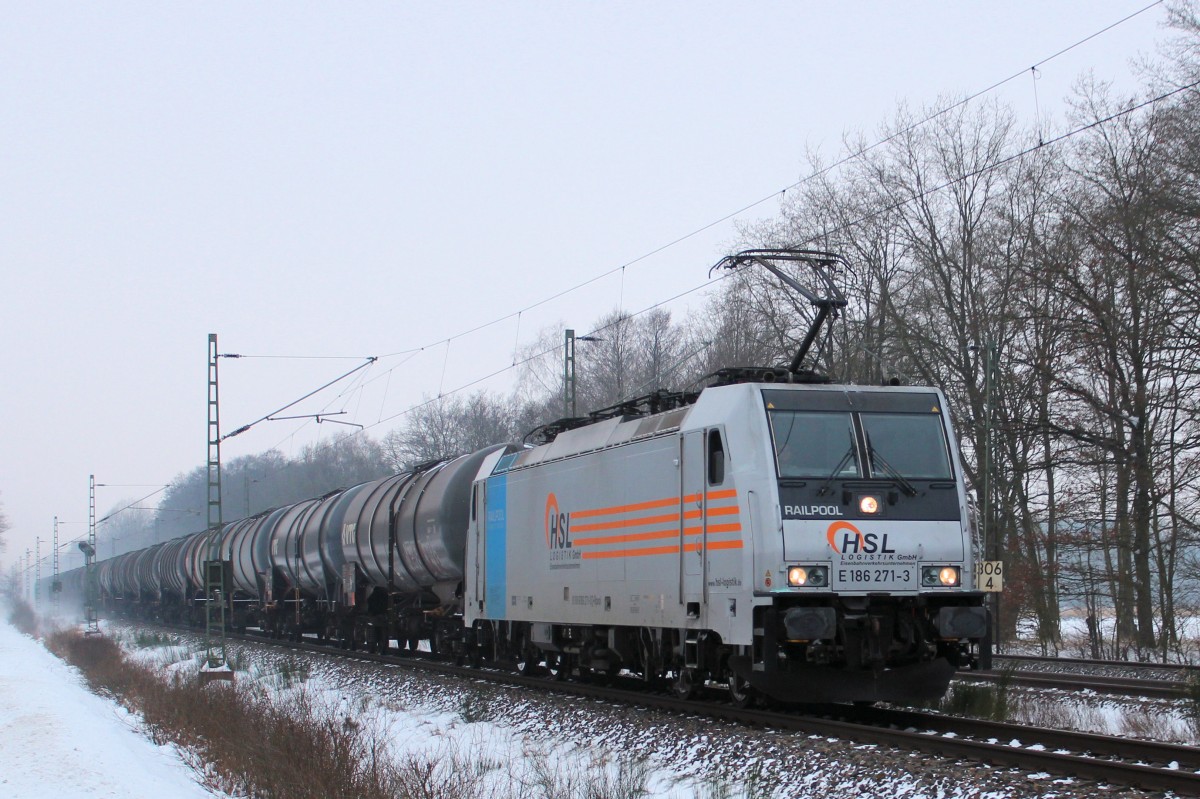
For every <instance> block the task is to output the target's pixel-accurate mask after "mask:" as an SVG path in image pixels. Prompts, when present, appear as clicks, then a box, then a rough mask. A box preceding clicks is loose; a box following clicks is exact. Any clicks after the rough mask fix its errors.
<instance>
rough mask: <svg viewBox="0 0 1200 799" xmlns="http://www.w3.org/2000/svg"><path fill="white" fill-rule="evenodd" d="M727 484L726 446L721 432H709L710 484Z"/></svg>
mask: <svg viewBox="0 0 1200 799" xmlns="http://www.w3.org/2000/svg"><path fill="white" fill-rule="evenodd" d="M723 482H725V445H724V444H723V443H722V442H721V431H720V430H709V431H708V484H709V485H710V486H719V485H721V483H723Z"/></svg>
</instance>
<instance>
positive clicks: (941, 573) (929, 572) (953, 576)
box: [921, 566, 962, 588]
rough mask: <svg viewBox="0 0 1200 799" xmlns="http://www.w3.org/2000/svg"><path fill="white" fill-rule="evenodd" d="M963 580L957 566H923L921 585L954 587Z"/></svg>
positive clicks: (927, 586)
mask: <svg viewBox="0 0 1200 799" xmlns="http://www.w3.org/2000/svg"><path fill="white" fill-rule="evenodd" d="M961 582H962V578H961V574H960V572H959V570H958V567H957V566H923V567H922V568H921V585H922V586H924V587H926V588H933V587H937V586H946V587H949V588H953V587H954V586H957V585H959V584H960V583H961Z"/></svg>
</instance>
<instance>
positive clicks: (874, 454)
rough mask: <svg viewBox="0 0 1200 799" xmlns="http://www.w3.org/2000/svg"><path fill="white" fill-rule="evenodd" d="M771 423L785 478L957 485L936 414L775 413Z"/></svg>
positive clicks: (782, 473) (771, 412)
mask: <svg viewBox="0 0 1200 799" xmlns="http://www.w3.org/2000/svg"><path fill="white" fill-rule="evenodd" d="M769 417H770V420H771V434H772V437H773V438H774V440H775V454H776V462H777V464H778V468H779V476H780V477H781V478H792V477H803V478H817V479H822V480H825V479H837V478H870V477H876V478H885V479H886V478H908V479H919V480H949V479H951V471H950V458H949V455H948V453H947V450H946V436H945V433H944V432H943V429H942V420H941V417H940V416H938V415H936V414H928V413H925V414H917V413H874V412H858V413H847V412H828V411H791V410H771V411H770V412H769ZM859 429H861V438H860V436H859ZM860 452H865V453H866V456H865V457H860Z"/></svg>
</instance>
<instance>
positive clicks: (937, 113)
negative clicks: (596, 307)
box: [68, 0, 1197, 543]
mask: <svg viewBox="0 0 1200 799" xmlns="http://www.w3.org/2000/svg"><path fill="white" fill-rule="evenodd" d="M1162 3H1163V0H1155V2H1152V3H1149V4H1148V5H1146V6H1144V7H1142V8H1140V9H1138V10H1136V11H1134V12H1132V13H1130V14H1128V15H1126V16H1125V17H1122V18H1121V19H1119V20H1117V21H1115V22H1113V23H1111V24H1109V25H1106V26H1105V27H1103V28H1101V29H1099V30H1097V31H1095V32H1093V33H1091V34H1089V35H1087V36H1085V37H1083V38H1082V39H1079V40H1078V41H1075V42H1073V43H1071V44H1069V45H1067V46H1065V47H1063V48H1061V49H1060V50H1058V51H1056V52H1055V53H1053V54H1051V55H1049V56H1047V57H1045V58H1043V59H1041V60H1039V61H1037V62H1035V63H1034V64H1033V65H1032V66H1029V67H1023V68H1022V69H1020V70H1019V71H1017V72H1014V73H1013V74H1012V75H1009V76H1008V77H1006V78H1003V79H1002V80H998V81H996V82H994V83H992V84H991V85H989V86H987V87H986V88H984V89H981V90H978V91H976V92H973V93H971V94H969V95H967V96H965V97H963V98H961V99H959V100H958V101H956V102H954V103H951V104H949V105H947V106H944V107H942V108H939V109H936V110H934V111H932V112H930V113H929V114H927V115H926V116H924V117H923V118H921V119H919V120H917V121H915V122H913V123H912V124H910V125H908V126H906V127H904V128H902V129H900V130H897V131H896V132H894V133H892V134H890V135H888V136H886V137H884V138H882V139H879V140H878V141H876V142H874V143H872V144H870V145H868V146H866V147H863V148H860V149H858V150H856V151H854V152H852V153H850V154H848V155H846V156H844V157H842V158H840V159H838V160H836V161H834V162H832V163H831V164H829V165H828V166H825V167H823V168H821V169H819V170H816V171H814V172H812V173H810V174H808V175H806V176H804V177H802V178H800V179H799V180H797V181H794V182H793V183H790V184H788V185H787V186H785V187H783V188H782V189H779V190H777V191H772V192H770V193H769V194H766V195H764V196H762V197H760V198H759V199H757V200H754V201H753V202H749V203H746V204H744V205H742V206H741V207H739V208H737V209H736V210H733V211H730V212H729V213H726V214H724V215H722V216H721V217H719V218H717V219H714V220H712V221H711V222H708V223H707V224H704V225H702V226H700V227H697V228H695V229H694V230H692V231H690V232H688V233H685V234H683V235H680V236H678V237H676V238H674V239H672V240H670V241H668V242H666V243H664V244H662V245H660V246H657V247H654V248H653V249H651V250H649V251H647V252H645V253H643V254H641V255H639V256H637V257H635V258H633V259H631V260H629V261H626V262H625V263H622V264H620V265H618V266H615V267H613V268H611V269H608V270H606V271H604V272H601V273H599V274H597V275H594V276H593V277H591V278H588V279H586V280H583V281H581V282H579V283H576V284H574V285H572V286H569V287H567V288H564V289H562V290H560V291H557V292H554V293H552V294H550V295H548V296H546V297H543V298H542V299H539V300H537V301H535V302H532V303H530V304H528V305H526V306H524V307H522V308H520V309H517V310H515V311H512V312H510V313H507V314H504V315H503V316H500V317H497V318H495V319H492V320H490V321H488V322H484V323H481V324H478V325H475V326H473V327H470V328H468V329H465V330H463V331H460V332H458V333H455V334H453V335H451V336H449V337H443V338H439V339H438V340H436V341H434V342H431V343H429V344H427V345H424V346H418V347H411V348H407V349H401V350H396V351H393V352H389V353H386V354H384V355H381V356H378V358H374V357H373V358H371V359H370V360H369V361H368V362H367V363H364V364H361V365H360V366H358V367H356V368H355V369H353V370H351V371H350V372H347V373H346V374H344V375H342V376H340V377H338V378H336V379H334V380H333V381H330V382H329V383H326V384H325V385H323V386H321V387H320V388H318V389H315V390H314V391H312V392H309V393H308V394H306V395H304V396H303V397H301V398H299V399H297V400H295V401H293V402H291V403H289V404H287V405H285V406H283V407H282V408H280V409H278V410H276V411H273V412H272V413H271V414H267V415H266V416H263V417H261V418H259V419H257V420H256V421H254V422H252V423H250V424H249V425H245V426H243V427H241V428H239V429H238V430H236V431H234V432H233V433H230V434H228V435H226V436H223V437H222V440H224V439H226V438H229V437H232V436H234V435H237V434H239V433H241V432H245V431H246V430H248V429H249V428H250V427H252V426H253V425H255V424H258V423H260V422H263V421H267V420H269V419H270V417H271V416H273V415H275V414H278V413H280V412H282V411H284V410H286V409H288V408H291V407H293V406H295V405H296V404H298V403H300V402H302V401H303V400H305V399H308V398H309V397H311V396H313V395H314V394H317V393H319V392H320V391H322V390H324V389H325V388H328V387H329V386H330V385H333V384H334V383H336V382H338V381H339V380H342V379H344V378H345V377H347V376H349V375H351V374H353V373H355V372H358V371H359V370H361V369H364V368H366V367H367V366H370V365H371V364H373V363H375V362H376V361H378V360H381V359H385V358H386V359H390V358H394V357H398V356H402V355H406V356H408V357H407V358H405V359H404V360H403V361H401V362H400V363H399V364H395V365H394V366H392V367H391V368H389V369H388V370H386V371H385V372H384V373H383V374H380V375H377V376H376V377H374V378H372V379H370V380H367V379H365V377H366V376H365V375H363V376H362V378H363V379H362V382H361V384H360V385H359V387H358V388H359V389H360V390H361V389H362V388H363V387H365V386H366V385H369V384H371V383H373V382H374V381H375V380H378V379H379V377H386V378H387V381H388V383H387V385H388V387H389V388H390V381H391V374H392V372H393V371H394V370H395V369H397V368H399V367H400V366H402V365H403V364H404V363H407V362H408V361H409V360H411V359H412V358H413V357H415V356H416V355H417V354H419V353H421V352H424V351H426V350H427V349H430V348H433V347H436V346H439V345H442V344H444V345H446V347H447V357H448V351H449V346H450V343H451V342H452V341H453V340H454V339H456V338H461V337H464V336H468V335H471V334H472V333H476V332H478V331H481V330H484V329H486V328H488V327H491V326H493V325H496V324H499V323H501V322H504V321H507V320H509V319H513V318H514V317H516V319H517V321H518V331H519V325H520V320H521V317H522V315H523V314H524V313H526V312H528V311H531V310H534V309H536V308H538V307H541V306H543V305H546V304H547V303H550V302H552V301H554V300H556V299H559V298H561V297H563V296H566V295H568V294H571V293H573V292H576V291H579V290H580V289H583V288H585V287H587V286H590V285H592V284H594V283H596V282H598V281H600V280H603V279H604V278H606V277H609V276H611V275H613V274H616V273H618V272H620V273H621V275H622V289H621V291H622V296H623V292H624V274H625V270H626V269H627V268H628V267H631V266H634V265H637V264H639V263H641V262H643V261H646V260H647V259H649V258H652V257H653V256H655V255H657V254H659V253H661V252H663V251H665V250H667V249H670V248H672V247H674V246H676V245H678V244H680V243H682V242H684V241H687V240H689V239H691V238H694V237H696V236H698V235H700V234H702V233H704V232H706V231H708V230H710V229H712V228H714V227H716V226H718V225H720V224H723V223H725V222H727V221H729V220H731V219H733V218H736V217H738V216H740V215H742V214H744V213H746V212H747V211H750V210H753V209H754V208H756V207H758V206H760V205H763V204H764V203H766V202H769V201H770V200H772V199H774V198H776V197H785V196H786V193H787V192H788V191H790V190H793V189H796V188H798V187H800V186H803V185H805V184H806V183H809V182H811V181H813V180H815V179H817V178H819V177H822V176H824V175H826V174H828V173H830V172H831V171H833V170H835V169H837V168H839V167H841V166H844V165H846V164H847V163H850V162H852V161H854V160H855V159H858V158H861V157H862V156H864V155H866V154H867V153H869V152H871V151H873V150H875V149H877V148H879V147H882V146H884V145H886V144H888V143H889V142H891V141H893V140H895V139H896V138H897V137H900V136H903V135H905V134H906V133H909V132H911V131H913V130H916V129H918V128H920V127H922V126H924V125H926V124H929V123H930V122H932V121H934V120H935V119H938V118H939V117H941V116H944V115H945V114H947V113H950V112H951V111H953V110H954V109H956V108H959V107H961V106H963V105H965V104H967V103H969V102H971V101H972V100H975V99H978V98H979V97H982V96H984V95H986V94H988V93H990V92H993V91H995V90H996V89H998V88H1000V87H1001V86H1004V85H1005V84H1007V83H1009V82H1011V81H1013V80H1016V79H1018V78H1020V77H1022V76H1024V75H1025V74H1026V73H1028V72H1030V71H1033V72H1034V73H1036V71H1037V69H1038V68H1039V67H1042V66H1044V65H1046V64H1048V63H1050V62H1052V61H1054V60H1055V59H1057V58H1059V57H1061V56H1063V55H1064V54H1066V53H1068V52H1070V51H1072V50H1074V49H1076V48H1078V47H1080V46H1082V45H1083V44H1086V43H1087V42H1089V41H1091V40H1093V39H1095V38H1097V37H1099V36H1101V35H1103V34H1105V33H1107V32H1109V31H1111V30H1113V29H1115V28H1117V27H1119V26H1120V25H1122V24H1124V23H1126V22H1128V21H1130V20H1132V19H1134V18H1136V17H1138V16H1140V15H1141V14H1144V13H1145V12H1147V11H1149V10H1150V9H1152V8H1155V7H1156V6H1159V5H1162ZM1196 85H1197V84H1196V83H1193V84H1189V85H1188V86H1183V87H1179V88H1177V89H1174V90H1172V91H1169V92H1166V93H1164V94H1161V95H1159V96H1157V97H1155V98H1153V99H1151V100H1147V101H1145V102H1143V103H1139V104H1137V105H1135V106H1131V107H1129V108H1127V109H1123V110H1122V111H1119V112H1117V113H1114V114H1112V115H1110V116H1108V117H1106V118H1105V119H1103V120H1097V121H1095V122H1092V123H1089V124H1087V125H1084V126H1081V127H1079V128H1076V129H1074V130H1072V131H1068V132H1067V133H1064V134H1062V135H1060V136H1057V137H1055V138H1053V139H1050V140H1049V141H1044V142H1043V141H1039V143H1038V145H1036V146H1034V147H1030V148H1027V149H1025V150H1022V151H1021V152H1019V153H1016V154H1014V155H1012V156H1009V157H1007V158H1005V159H1002V160H1000V161H998V162H996V163H993V164H989V165H986V166H984V167H981V168H980V169H977V170H974V171H972V172H971V173H968V174H965V175H962V176H959V177H957V178H953V179H950V180H948V181H945V182H943V183H942V184H940V185H939V186H936V187H932V188H929V189H925V190H923V191H922V192H920V193H919V194H918V195H915V196H913V197H910V198H906V200H903V201H900V202H897V203H895V204H893V205H892V206H889V207H888V208H886V209H881V210H878V211H875V212H872V213H869V214H865V215H863V216H862V217H860V218H859V219H857V220H855V221H853V222H848V223H845V224H843V225H841V226H839V227H838V228H835V231H836V230H842V229H845V228H847V227H851V226H853V225H856V224H861V223H862V222H864V221H868V220H870V219H872V218H874V217H875V216H877V215H879V214H882V213H888V212H890V211H891V210H894V209H895V208H898V207H901V206H903V205H904V204H905V203H907V202H912V201H914V200H916V199H919V198H921V197H924V196H927V195H928V194H930V193H932V192H935V191H941V190H943V189H945V188H948V187H949V186H952V185H954V184H955V183H957V182H960V181H963V180H967V179H970V178H971V177H975V176H977V175H979V174H983V173H984V172H986V171H989V170H991V169H996V168H999V167H1001V166H1003V165H1005V164H1007V163H1011V162H1012V161H1014V160H1017V159H1019V158H1022V157H1024V156H1026V155H1029V154H1030V153H1032V152H1034V151H1036V150H1038V149H1040V148H1042V147H1047V146H1052V145H1054V144H1057V143H1060V142H1062V141H1064V140H1066V139H1069V138H1070V137H1072V136H1074V135H1078V134H1079V133H1082V132H1085V131H1087V130H1090V129H1092V128H1094V127H1097V126H1098V125H1101V124H1104V123H1106V122H1110V121H1112V120H1114V119H1117V118H1119V117H1121V116H1124V115H1126V114H1129V113H1132V112H1134V111H1136V110H1139V109H1140V108H1143V107H1146V106H1148V105H1151V104H1153V103H1156V102H1160V101H1161V100H1163V99H1166V98H1168V97H1170V96H1172V95H1175V94H1178V93H1180V92H1182V91H1186V90H1188V89H1192V88H1195V87H1196ZM1035 90H1036V87H1035ZM1039 113H1040V109H1039ZM1039 134H1040V131H1039ZM1039 139H1040V135H1039ZM830 232H833V231H830ZM814 240H815V239H809V240H808V241H814ZM725 277H726V276H721V277H720V278H718V280H717V281H706V282H705V283H702V284H699V285H696V286H694V287H692V288H690V289H688V290H686V291H683V292H680V293H678V294H676V295H674V296H672V297H670V298H667V299H665V300H662V301H660V302H657V303H654V304H653V305H651V306H648V307H647V308H645V309H643V310H641V311H639V312H637V313H636V314H632V315H629V317H627V318H632V317H633V316H638V315H640V314H642V313H646V312H647V311H649V310H652V309H654V308H658V307H662V306H663V305H666V304H668V303H670V302H674V301H675V300H677V299H679V298H681V297H683V296H686V295H689V294H692V293H694V292H696V291H699V290H701V289H703V288H705V287H707V286H710V285H712V284H713V283H714V282H719V280H723V279H725ZM609 326H610V325H606V326H602V327H600V328H597V330H596V331H593V334H594V333H598V332H602V331H604V330H605V329H607V327H609ZM518 336H519V332H518ZM557 350H558V346H555V347H552V348H549V349H547V350H545V351H543V352H539V353H536V354H534V355H531V356H529V357H528V358H525V359H523V360H520V361H518V360H517V359H516V358H515V357H514V358H513V361H512V363H511V364H510V365H508V366H506V367H503V368H501V369H498V370H495V371H493V372H490V373H488V374H486V375H484V376H482V377H479V378H476V379H474V380H471V381H469V382H467V383H464V384H462V385H459V386H456V387H454V388H451V389H448V390H442V387H441V386H439V392H438V397H437V398H434V399H430V400H426V401H423V402H421V403H417V404H415V405H413V406H410V407H409V408H406V409H404V410H402V411H400V412H398V413H395V414H391V415H389V416H384V415H383V414H384V411H385V407H386V395H385V399H384V403H383V404H382V405H381V407H380V414H379V418H378V420H377V421H376V422H374V423H372V424H370V425H367V426H365V427H364V428H362V429H361V430H358V431H355V432H354V433H351V434H349V435H347V436H345V437H344V438H343V439H338V441H341V440H348V439H352V438H354V437H355V436H357V435H358V434H359V433H362V432H365V431H367V430H370V429H373V428H376V427H378V426H380V425H382V424H385V423H387V422H389V421H392V420H394V419H396V418H399V417H401V416H404V415H406V414H408V413H411V412H413V411H415V410H417V409H419V408H421V407H424V406H425V405H428V404H430V403H431V402H435V401H437V399H440V398H442V397H446V396H451V395H454V394H457V393H459V392H461V391H465V390H467V389H469V388H472V387H474V386H476V385H478V384H480V383H482V382H485V381H487V380H490V379H492V378H494V377H497V376H499V375H501V374H503V373H505V372H508V371H510V370H513V369H516V368H518V367H519V366H523V365H525V364H527V363H529V362H531V361H533V360H535V359H537V358H541V357H545V356H547V355H549V354H550V353H552V352H555V351H557ZM221 357H229V358H246V359H252V358H260V359H297V360H335V359H353V358H357V357H361V356H326V355H311V356H302V355H241V354H227V355H222V356H221ZM444 371H445V363H443V378H442V379H443V380H444ZM356 382H357V381H356ZM305 424H307V422H306V423H305ZM296 432H298V430H297V431H294V432H293V433H291V434H289V436H286V437H285V438H284V439H283V440H284V441H286V440H287V439H288V438H291V437H294V436H295V434H296ZM281 443H282V442H281ZM335 443H337V442H336V441H335ZM277 446H278V445H277ZM162 490H165V489H159V491H156V492H154V493H153V494H150V495H148V496H147V497H144V498H142V499H140V500H137V502H142V501H144V500H145V499H148V498H149V497H150V496H154V495H155V494H157V493H160V492H161V491H162ZM128 507H131V506H127V508H128ZM127 508H122V509H120V510H118V511H114V512H113V513H110V514H109V515H108V516H106V517H105V518H104V519H102V520H101V522H104V521H108V520H109V519H111V518H112V517H113V516H115V515H116V514H117V513H120V512H121V511H122V510H125V509H127ZM99 523H100V522H98V523H97V524H99ZM75 540H79V539H75ZM68 543H73V541H72V542H68Z"/></svg>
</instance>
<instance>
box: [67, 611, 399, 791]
mask: <svg viewBox="0 0 1200 799" xmlns="http://www.w3.org/2000/svg"><path fill="white" fill-rule="evenodd" d="M47 643H48V645H49V647H50V648H51V650H52V651H54V652H55V653H56V654H58V655H59V656H60V657H62V658H64V659H65V660H67V661H68V662H70V663H72V664H73V665H75V666H77V667H78V668H79V669H80V671H82V672H83V674H84V676H85V678H86V679H87V681H88V683H89V684H90V685H91V686H92V687H93V689H94V690H97V691H99V692H102V693H107V694H110V695H112V696H114V697H116V698H117V699H118V700H119V701H121V702H122V703H123V704H125V705H126V706H127V707H129V708H130V709H132V710H135V711H138V712H140V713H141V714H142V717H143V719H144V721H145V724H146V726H147V728H148V729H149V730H150V733H151V736H152V737H153V739H154V740H155V742H156V743H164V742H167V741H170V742H173V743H175V744H178V745H179V746H180V747H182V748H183V749H184V750H185V751H186V752H187V753H188V756H189V757H190V758H191V760H192V765H193V766H194V767H195V768H196V769H197V771H198V772H199V773H201V774H203V775H205V783H206V784H207V785H208V787H210V788H213V789H216V790H218V791H223V792H226V793H229V794H232V795H239V796H254V797H258V798H260V799H340V798H341V797H346V799H350V797H354V798H355V799H385V797H386V798H388V799H391V798H393V797H396V796H397V794H396V793H394V791H393V790H392V788H393V786H394V785H395V784H396V774H395V767H394V765H393V764H392V763H391V761H390V760H389V759H388V758H387V757H386V756H385V754H386V753H385V752H384V749H385V748H386V744H385V743H384V742H383V741H382V739H381V738H380V737H379V736H375V735H372V734H371V731H370V729H369V728H367V727H364V726H363V725H361V724H358V723H355V722H352V721H349V720H347V719H342V718H340V717H339V716H338V715H337V714H336V713H334V712H332V711H331V710H329V709H327V708H323V707H321V706H320V705H319V704H318V703H316V702H315V701H314V700H313V699H312V697H311V696H309V695H308V694H306V693H305V692H304V691H303V690H301V691H297V692H294V693H292V694H289V697H288V702H287V704H286V705H285V704H281V703H278V702H275V701H273V700H272V699H271V698H270V696H269V695H268V694H267V693H266V692H265V691H262V690H261V689H258V688H255V687H254V686H253V685H249V684H212V685H208V686H205V687H201V686H200V685H199V682H198V680H196V679H194V678H193V679H187V678H185V677H184V676H183V675H181V674H179V673H176V674H175V676H174V677H173V678H171V679H164V678H162V677H160V676H159V675H158V674H157V673H156V672H154V671H153V670H152V669H150V668H148V667H145V666H140V665H137V664H135V663H132V662H131V661H129V660H128V659H127V658H125V656H124V654H123V653H122V652H121V650H120V647H118V646H117V644H115V643H114V642H113V641H112V640H111V639H109V638H106V637H103V636H83V635H81V634H80V633H79V632H78V631H75V630H71V631H65V632H59V633H55V634H54V635H53V636H51V638H50V640H49V641H48V642H47Z"/></svg>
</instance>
